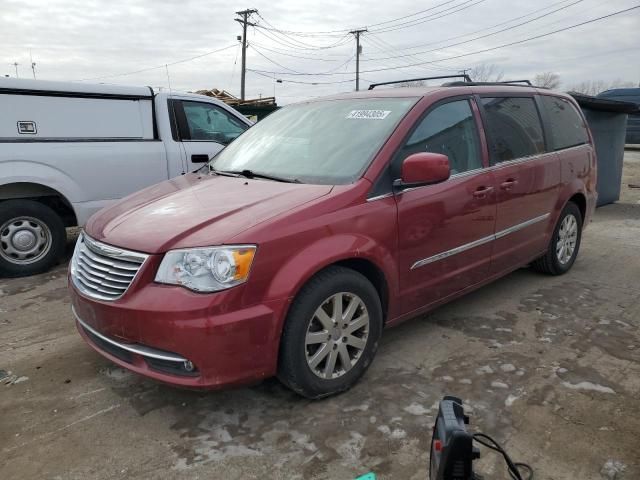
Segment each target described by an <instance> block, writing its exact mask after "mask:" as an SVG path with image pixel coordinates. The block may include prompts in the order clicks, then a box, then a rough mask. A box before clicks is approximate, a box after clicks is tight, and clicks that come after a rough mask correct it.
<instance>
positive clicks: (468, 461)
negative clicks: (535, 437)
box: [429, 396, 533, 480]
mask: <svg viewBox="0 0 640 480" xmlns="http://www.w3.org/2000/svg"><path fill="white" fill-rule="evenodd" d="M468 424H469V417H468V416H467V415H465V413H464V407H463V406H462V400H461V399H459V398H458V397H452V396H446V397H444V398H443V399H442V400H441V401H440V408H439V409H438V417H437V418H436V424H435V425H434V427H433V436H432V437H431V455H430V459H429V478H430V479H431V480H482V477H481V476H480V475H478V474H476V473H474V471H473V461H474V460H476V459H477V458H480V450H478V449H477V448H476V447H474V446H473V442H474V441H476V442H478V443H479V444H480V445H483V446H484V447H486V448H489V449H491V450H493V451H495V452H498V453H499V454H500V455H502V456H503V458H504V461H505V463H506V465H507V471H508V473H509V476H510V477H511V478H512V479H513V480H524V477H523V476H522V471H526V472H528V476H527V477H526V478H527V480H533V469H532V468H531V467H530V466H529V465H527V464H526V463H517V462H514V461H513V460H511V457H509V455H508V454H507V452H506V451H505V450H504V449H503V448H502V447H501V446H500V445H499V444H498V443H497V442H496V441H495V440H494V439H493V438H491V437H489V436H488V435H485V434H484V433H475V434H472V433H470V432H468V431H467V427H466V426H467V425H468Z"/></svg>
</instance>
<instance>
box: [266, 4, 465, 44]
mask: <svg viewBox="0 0 640 480" xmlns="http://www.w3.org/2000/svg"><path fill="white" fill-rule="evenodd" d="M457 1H458V0H447V1H445V2H441V3H438V4H436V5H434V6H432V7H429V8H426V9H424V10H420V11H418V12H415V13H411V14H409V15H404V16H402V17H397V18H393V19H391V20H385V21H383V22H378V23H373V24H369V25H368V27H369V28H372V27H377V26H380V25H386V24H389V23H394V22H397V21H399V20H404V19H406V18H410V17H415V16H418V15H421V14H423V13H425V12H430V11H432V10H435V9H437V8H439V7H443V6H445V5H448V4H450V3H453V2H457ZM272 28H273V29H274V30H277V31H279V32H282V33H288V34H290V35H296V36H328V35H323V34H339V33H342V34H344V33H348V32H349V31H350V30H352V29H349V28H343V29H338V30H324V31H308V32H303V31H294V30H284V29H279V28H276V27H273V25H272Z"/></svg>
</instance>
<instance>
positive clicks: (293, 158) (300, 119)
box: [211, 98, 417, 185]
mask: <svg viewBox="0 0 640 480" xmlns="http://www.w3.org/2000/svg"><path fill="white" fill-rule="evenodd" d="M416 101H417V99H416V98H370V99H344V100H327V101H321V102H311V103H304V104H296V105H290V106H287V107H284V108H282V109H280V110H278V111H277V112H274V113H272V114H271V115H269V116H268V117H267V118H265V119H264V120H262V121H260V122H259V123H257V124H256V125H254V126H253V127H251V128H250V129H249V130H247V131H246V132H245V133H244V134H242V135H241V136H240V137H239V138H238V139H237V140H236V141H234V142H233V143H232V144H231V145H229V146H228V147H227V148H225V149H224V150H223V151H222V152H220V153H219V154H218V155H217V156H216V157H215V158H214V159H213V160H212V163H211V166H212V167H213V169H214V170H217V171H222V172H242V171H247V170H248V171H251V172H253V173H255V174H256V176H257V174H263V175H271V176H274V177H280V178H286V179H290V180H297V181H300V182H303V183H315V184H328V185H335V184H346V183H352V182H353V181H355V180H356V179H358V178H359V177H360V176H361V175H362V173H363V172H364V170H365V169H366V168H367V167H368V165H369V163H370V162H371V160H372V159H373V156H374V155H375V154H376V153H377V151H378V150H379V149H380V147H381V146H382V145H383V143H384V142H385V141H386V140H387V138H388V137H389V135H391V132H393V130H394V128H395V127H396V125H397V124H398V122H399V121H400V119H401V118H402V117H403V116H404V115H405V114H406V113H407V112H408V111H409V109H410V108H411V107H412V106H413V105H414V104H415V103H416Z"/></svg>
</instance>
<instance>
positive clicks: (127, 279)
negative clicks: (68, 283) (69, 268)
mask: <svg viewBox="0 0 640 480" xmlns="http://www.w3.org/2000/svg"><path fill="white" fill-rule="evenodd" d="M79 260H80V261H79V262H78V267H80V268H81V269H82V270H84V271H85V272H87V273H88V274H90V275H91V276H93V277H96V278H101V279H104V280H108V281H110V282H115V283H123V284H125V285H128V284H129V283H131V279H132V278H133V276H131V277H123V278H120V277H119V278H116V277H115V276H113V275H110V274H109V273H108V272H105V271H100V270H97V269H95V268H94V267H92V266H91V265H89V264H88V263H87V262H85V261H84V260H82V259H81V258H80V259H79Z"/></svg>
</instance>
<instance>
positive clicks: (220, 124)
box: [182, 101, 248, 145]
mask: <svg viewBox="0 0 640 480" xmlns="http://www.w3.org/2000/svg"><path fill="white" fill-rule="evenodd" d="M182 107H183V109H184V115H185V117H186V122H187V128H188V132H189V137H190V139H191V140H205V141H211V142H218V143H222V144H224V145H226V144H228V143H231V141H233V140H235V138H236V137H237V136H238V135H240V134H241V133H242V132H244V131H245V130H246V129H247V128H248V127H247V125H245V124H243V123H242V122H240V121H238V120H237V119H236V118H234V117H233V116H232V115H231V114H229V113H227V112H226V111H225V110H223V109H221V108H219V107H217V106H215V105H212V104H210V103H202V102H188V101H183V102H182Z"/></svg>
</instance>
